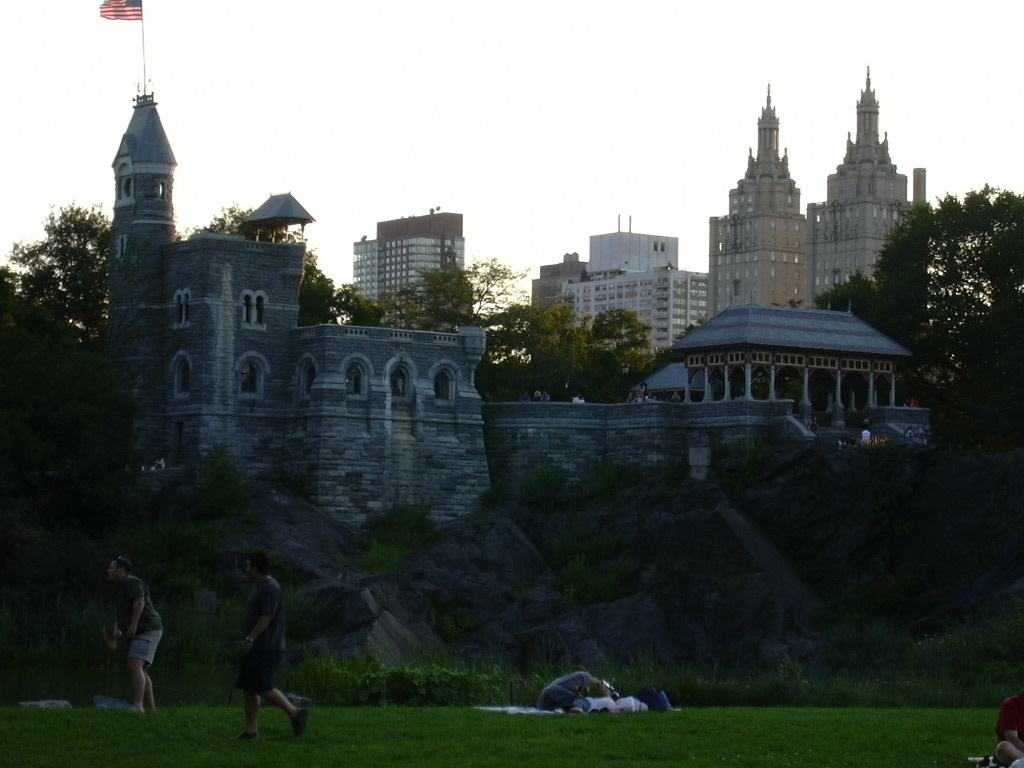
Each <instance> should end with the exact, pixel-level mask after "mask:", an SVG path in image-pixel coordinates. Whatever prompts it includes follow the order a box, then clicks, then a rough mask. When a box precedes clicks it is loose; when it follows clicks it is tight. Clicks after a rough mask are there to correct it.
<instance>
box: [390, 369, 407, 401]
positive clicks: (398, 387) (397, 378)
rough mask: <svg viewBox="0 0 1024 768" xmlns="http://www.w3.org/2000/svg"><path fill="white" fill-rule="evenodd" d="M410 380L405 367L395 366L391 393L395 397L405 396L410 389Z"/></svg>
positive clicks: (392, 374) (392, 373)
mask: <svg viewBox="0 0 1024 768" xmlns="http://www.w3.org/2000/svg"><path fill="white" fill-rule="evenodd" d="M407 385H408V381H407V377H406V374H405V369H404V368H395V370H393V371H392V372H391V394H392V395H393V396H394V397H405V396H406V393H407V391H408V386H407Z"/></svg>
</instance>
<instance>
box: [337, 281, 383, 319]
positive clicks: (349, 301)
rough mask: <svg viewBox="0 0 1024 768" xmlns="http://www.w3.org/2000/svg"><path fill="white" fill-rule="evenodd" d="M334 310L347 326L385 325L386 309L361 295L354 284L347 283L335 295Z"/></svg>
mask: <svg viewBox="0 0 1024 768" xmlns="http://www.w3.org/2000/svg"><path fill="white" fill-rule="evenodd" d="M334 309H335V312H336V314H337V317H338V320H339V322H342V323H345V324H347V325H371V326H379V325H383V324H384V314H385V312H386V310H385V308H384V307H383V306H382V305H381V304H378V303H377V302H375V301H371V300H370V299H368V298H366V297H365V296H363V295H362V294H360V293H359V289H358V288H356V286H355V284H353V283H346V284H345V285H343V286H341V288H339V289H338V290H337V292H336V293H335V294H334Z"/></svg>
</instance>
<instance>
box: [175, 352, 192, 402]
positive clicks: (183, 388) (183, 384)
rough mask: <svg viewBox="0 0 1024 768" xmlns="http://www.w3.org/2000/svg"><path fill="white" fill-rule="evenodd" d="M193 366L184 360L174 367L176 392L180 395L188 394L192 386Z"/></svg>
mask: <svg viewBox="0 0 1024 768" xmlns="http://www.w3.org/2000/svg"><path fill="white" fill-rule="evenodd" d="M191 377H192V366H191V365H189V362H188V360H186V359H185V358H182V359H181V360H179V361H178V364H177V365H176V366H175V367H174V391H175V392H176V393H178V394H186V393H188V391H189V389H190V388H191V386H192V382H191Z"/></svg>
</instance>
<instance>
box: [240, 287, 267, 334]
mask: <svg viewBox="0 0 1024 768" xmlns="http://www.w3.org/2000/svg"><path fill="white" fill-rule="evenodd" d="M266 307H267V294H265V293H264V292H263V291H243V292H242V325H248V326H251V327H254V328H256V327H259V328H265V327H266V322H267V318H266Z"/></svg>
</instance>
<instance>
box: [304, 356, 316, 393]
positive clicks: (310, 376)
mask: <svg viewBox="0 0 1024 768" xmlns="http://www.w3.org/2000/svg"><path fill="white" fill-rule="evenodd" d="M315 379H316V366H315V365H313V363H312V362H311V361H308V360H307V361H306V364H305V365H304V366H302V394H303V396H304V397H309V393H310V392H311V391H312V389H313V381H314V380H315Z"/></svg>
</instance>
